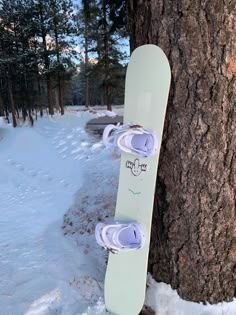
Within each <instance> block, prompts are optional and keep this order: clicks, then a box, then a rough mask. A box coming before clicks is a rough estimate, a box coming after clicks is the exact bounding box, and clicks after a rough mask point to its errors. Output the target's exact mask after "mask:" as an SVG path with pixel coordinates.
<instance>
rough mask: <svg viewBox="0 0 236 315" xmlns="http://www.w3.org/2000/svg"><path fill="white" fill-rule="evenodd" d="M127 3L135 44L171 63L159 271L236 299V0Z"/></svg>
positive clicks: (157, 226)
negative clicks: (157, 48) (152, 48)
mask: <svg viewBox="0 0 236 315" xmlns="http://www.w3.org/2000/svg"><path fill="white" fill-rule="evenodd" d="M127 3H128V8H129V27H130V32H131V43H132V45H131V47H132V49H134V48H135V47H137V46H140V45H142V44H146V43H152V44H157V45H159V46H160V47H161V48H162V49H163V50H164V51H165V53H166V55H167V57H168V59H169V61H170V65H171V69H172V84H171V91H170V97H169V103H168V109H167V115H166V122H165V130H164V135H163V142H162V149H161V155H160V163H159V170H158V178H157V188H156V197H155V205H154V217H153V229H152V240H151V251H150V258H149V266H150V271H151V273H152V274H153V276H154V278H155V279H156V280H157V281H164V282H166V283H170V284H171V286H172V287H173V288H174V289H177V291H178V293H179V295H180V296H181V297H183V298H184V299H187V300H192V301H208V302H210V303H216V302H220V301H230V300H232V299H233V297H235V296H236V159H235V157H236V95H235V93H236V92H235V91H236V76H235V75H236V3H235V0H232V1H230V0H212V1H203V0H202V1H191V0H184V1H183V0H178V1H177V0H176V1H167V0H152V1H150V0H138V1H134V0H128V1H127ZM144 58H145V56H144Z"/></svg>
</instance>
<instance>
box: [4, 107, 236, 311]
mask: <svg viewBox="0 0 236 315" xmlns="http://www.w3.org/2000/svg"><path fill="white" fill-rule="evenodd" d="M118 111H119V112H120V109H119V110H118ZM105 114H106V111H101V112H99V113H96V112H94V113H88V112H83V111H80V112H79V111H77V112H76V111H72V110H70V111H69V112H67V113H66V114H65V115H64V116H59V115H55V116H54V117H53V118H49V117H43V118H40V119H39V120H38V121H37V122H36V123H35V126H34V127H33V128H31V127H29V126H22V127H20V128H15V129H14V128H12V127H11V126H10V125H7V124H6V123H5V122H4V120H3V119H2V118H0V192H1V199H0V209H1V211H0V304H1V312H0V313H1V314H2V315H22V314H23V315H105V314H108V313H107V312H106V310H105V305H104V298H103V286H104V276H105V269H106V259H107V254H106V252H105V251H104V250H102V249H101V248H100V247H99V246H98V245H97V244H96V242H95V238H94V227H95V225H96V223H97V222H98V221H104V220H106V219H107V218H110V217H112V216H113V214H114V209H115V202H116V193H117V185H118V176H119V157H120V155H119V152H117V151H114V152H113V151H112V150H109V149H105V148H104V146H103V144H102V142H101V139H100V138H98V137H97V138H95V136H94V137H92V136H91V135H88V134H87V133H86V131H85V125H86V122H87V121H88V120H90V119H92V118H95V117H98V116H101V115H105ZM113 115H114V113H113ZM146 304H147V305H148V306H151V307H152V308H153V309H154V310H155V311H156V314H158V315H189V314H191V315H218V314H219V315H222V314H223V315H226V314H227V315H235V314H236V302H235V301H234V302H231V303H222V304H218V305H202V304H197V303H191V302H187V301H184V300H182V299H181V298H179V296H178V294H177V293H176V292H175V291H174V290H172V289H171V288H170V286H169V285H166V284H164V283H156V282H155V281H154V280H153V279H152V278H151V276H150V275H149V276H148V289H147V297H146Z"/></svg>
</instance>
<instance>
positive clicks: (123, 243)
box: [95, 222, 144, 254]
mask: <svg viewBox="0 0 236 315" xmlns="http://www.w3.org/2000/svg"><path fill="white" fill-rule="evenodd" d="M95 237H96V241H97V243H98V244H99V245H100V246H102V247H103V248H105V249H106V250H108V251H109V252H111V253H113V254H116V253H118V252H119V251H130V250H135V249H141V248H142V247H143V246H144V233H143V231H142V228H141V225H140V224H138V223H136V222H129V223H121V222H114V223H111V224H104V223H98V224H97V225H96V228H95Z"/></svg>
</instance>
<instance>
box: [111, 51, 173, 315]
mask: <svg viewBox="0 0 236 315" xmlns="http://www.w3.org/2000/svg"><path fill="white" fill-rule="evenodd" d="M170 78H171V73H170V67H169V62H168V60H167V58H166V56H165V54H164V53H163V51H162V50H161V49H160V48H159V47H158V46H155V45H144V46H140V47H138V48H137V49H136V50H134V52H133V53H132V55H131V57H130V62H129V64H128V68H127V73H126V82H125V106H124V123H128V122H131V123H133V124H137V125H141V126H142V127H144V128H148V129H151V130H152V131H153V132H154V133H155V134H156V137H157V142H158V143H157V151H156V153H155V155H153V156H151V157H148V158H140V157H136V156H135V155H131V154H129V153H125V152H122V154H121V166H120V177H119V185H118V195H117V203H116V210H115V220H116V221H135V222H138V223H140V224H141V226H142V229H143V231H144V236H145V245H144V247H143V248H141V249H137V250H133V251H120V252H119V253H117V254H113V253H109V257H108V264H107V270H106V276H105V304H106V309H107V310H108V311H109V312H111V313H113V314H116V315H138V314H139V312H140V311H141V309H142V307H143V304H144V299H145V291H146V276H147V263H148V254H149V243H150V232H151V222H152V210H153V200H154V192H155V184H156V174H157V167H158V158H159V152H160V147H161V140H162V131H163V126H164V119H165V112H166V105H167V100H168V93H169V86H170Z"/></svg>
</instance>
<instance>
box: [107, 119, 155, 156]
mask: <svg viewBox="0 0 236 315" xmlns="http://www.w3.org/2000/svg"><path fill="white" fill-rule="evenodd" d="M103 143H104V144H105V146H107V147H115V146H118V147H119V148H120V149H121V150H122V151H124V152H127V153H130V154H133V155H136V156H140V157H145V158H147V157H150V156H152V155H154V154H155V153H156V151H157V139H156V136H155V134H154V133H153V132H152V131H151V130H149V129H146V128H143V127H142V126H140V125H134V124H132V123H127V124H125V125H122V126H121V125H108V126H107V127H106V128H105V129H104V132H103Z"/></svg>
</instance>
